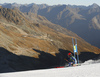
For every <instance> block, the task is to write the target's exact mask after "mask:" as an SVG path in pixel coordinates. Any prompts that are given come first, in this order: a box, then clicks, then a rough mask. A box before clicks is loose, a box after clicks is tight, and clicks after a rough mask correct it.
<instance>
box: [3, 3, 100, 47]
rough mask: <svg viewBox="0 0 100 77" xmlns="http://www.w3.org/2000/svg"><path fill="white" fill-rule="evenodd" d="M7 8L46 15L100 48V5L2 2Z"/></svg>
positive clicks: (50, 19)
mask: <svg viewBox="0 0 100 77" xmlns="http://www.w3.org/2000/svg"><path fill="white" fill-rule="evenodd" d="M2 7H5V8H11V9H13V8H18V9H19V10H20V11H21V12H23V13H25V12H26V13H28V12H32V13H34V14H38V15H41V16H44V17H46V18H47V19H48V20H49V21H51V22H52V23H55V24H58V25H61V26H62V27H64V28H67V29H69V30H71V31H73V32H75V33H76V34H78V35H79V36H80V37H82V38H83V39H84V40H86V41H87V42H89V43H90V44H92V45H94V46H97V47H99V48H100V41H99V39H100V36H99V34H100V6H99V5H97V4H95V3H94V4H92V5H90V6H77V5H54V6H48V5H46V4H41V5H37V4H34V3H32V4H25V5H21V4H16V3H13V4H2Z"/></svg>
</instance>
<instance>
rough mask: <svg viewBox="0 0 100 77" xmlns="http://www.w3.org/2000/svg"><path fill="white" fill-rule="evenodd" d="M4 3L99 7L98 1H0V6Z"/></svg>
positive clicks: (99, 2)
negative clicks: (93, 5)
mask: <svg viewBox="0 0 100 77" xmlns="http://www.w3.org/2000/svg"><path fill="white" fill-rule="evenodd" d="M4 3H17V4H31V3H35V4H47V5H78V6H89V5H92V4H94V3H96V4H97V5H99V6H100V1H98V0H95V1H94V0H81V1H79V0H73V1H71V0H70V1H69V0H66V1H65V0H56V1H55V0H50V1H47V0H42V1H41V0H16V1H15V0H9V1H8V0H0V4H4Z"/></svg>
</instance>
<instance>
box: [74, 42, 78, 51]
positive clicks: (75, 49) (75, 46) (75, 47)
mask: <svg viewBox="0 0 100 77" xmlns="http://www.w3.org/2000/svg"><path fill="white" fill-rule="evenodd" d="M74 52H77V44H76V45H74Z"/></svg>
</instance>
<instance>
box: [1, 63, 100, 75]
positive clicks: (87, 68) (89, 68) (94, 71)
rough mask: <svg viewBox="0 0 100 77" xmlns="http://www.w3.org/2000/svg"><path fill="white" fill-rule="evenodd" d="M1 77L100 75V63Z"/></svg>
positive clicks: (16, 73)
mask: <svg viewBox="0 0 100 77" xmlns="http://www.w3.org/2000/svg"><path fill="white" fill-rule="evenodd" d="M0 77H100V63H95V64H89V65H82V66H76V67H66V68H54V69H44V70H34V71H24V72H15V73H2V74H0Z"/></svg>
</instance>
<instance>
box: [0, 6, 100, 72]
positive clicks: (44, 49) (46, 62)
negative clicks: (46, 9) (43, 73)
mask: <svg viewBox="0 0 100 77" xmlns="http://www.w3.org/2000/svg"><path fill="white" fill-rule="evenodd" d="M72 38H76V39H77V41H78V51H79V53H81V52H90V53H94V54H99V53H100V49H98V48H97V47H94V46H92V45H90V44H89V43H87V42H86V41H84V40H83V39H82V38H80V37H79V36H77V35H76V34H75V33H73V32H71V31H69V30H67V29H64V28H62V27H61V26H59V25H56V24H53V23H51V22H50V21H48V20H47V19H46V18H45V17H42V16H39V15H34V14H33V13H28V14H26V13H25V14H24V13H22V12H20V11H19V10H18V9H16V8H15V10H12V9H8V8H3V7H0V53H1V54H0V57H1V58H0V60H1V62H0V65H1V67H0V69H2V70H1V72H8V71H10V72H11V71H21V70H30V69H40V68H47V67H48V68H50V67H51V66H55V65H61V64H64V63H63V61H64V57H66V55H65V53H66V54H67V53H68V52H73V47H72ZM64 50H65V51H64ZM90 58H91V57H90ZM93 58H94V57H93ZM85 60H87V58H86V59H85ZM23 65H24V66H23ZM5 67H7V69H8V70H3V69H4V68H5Z"/></svg>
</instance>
